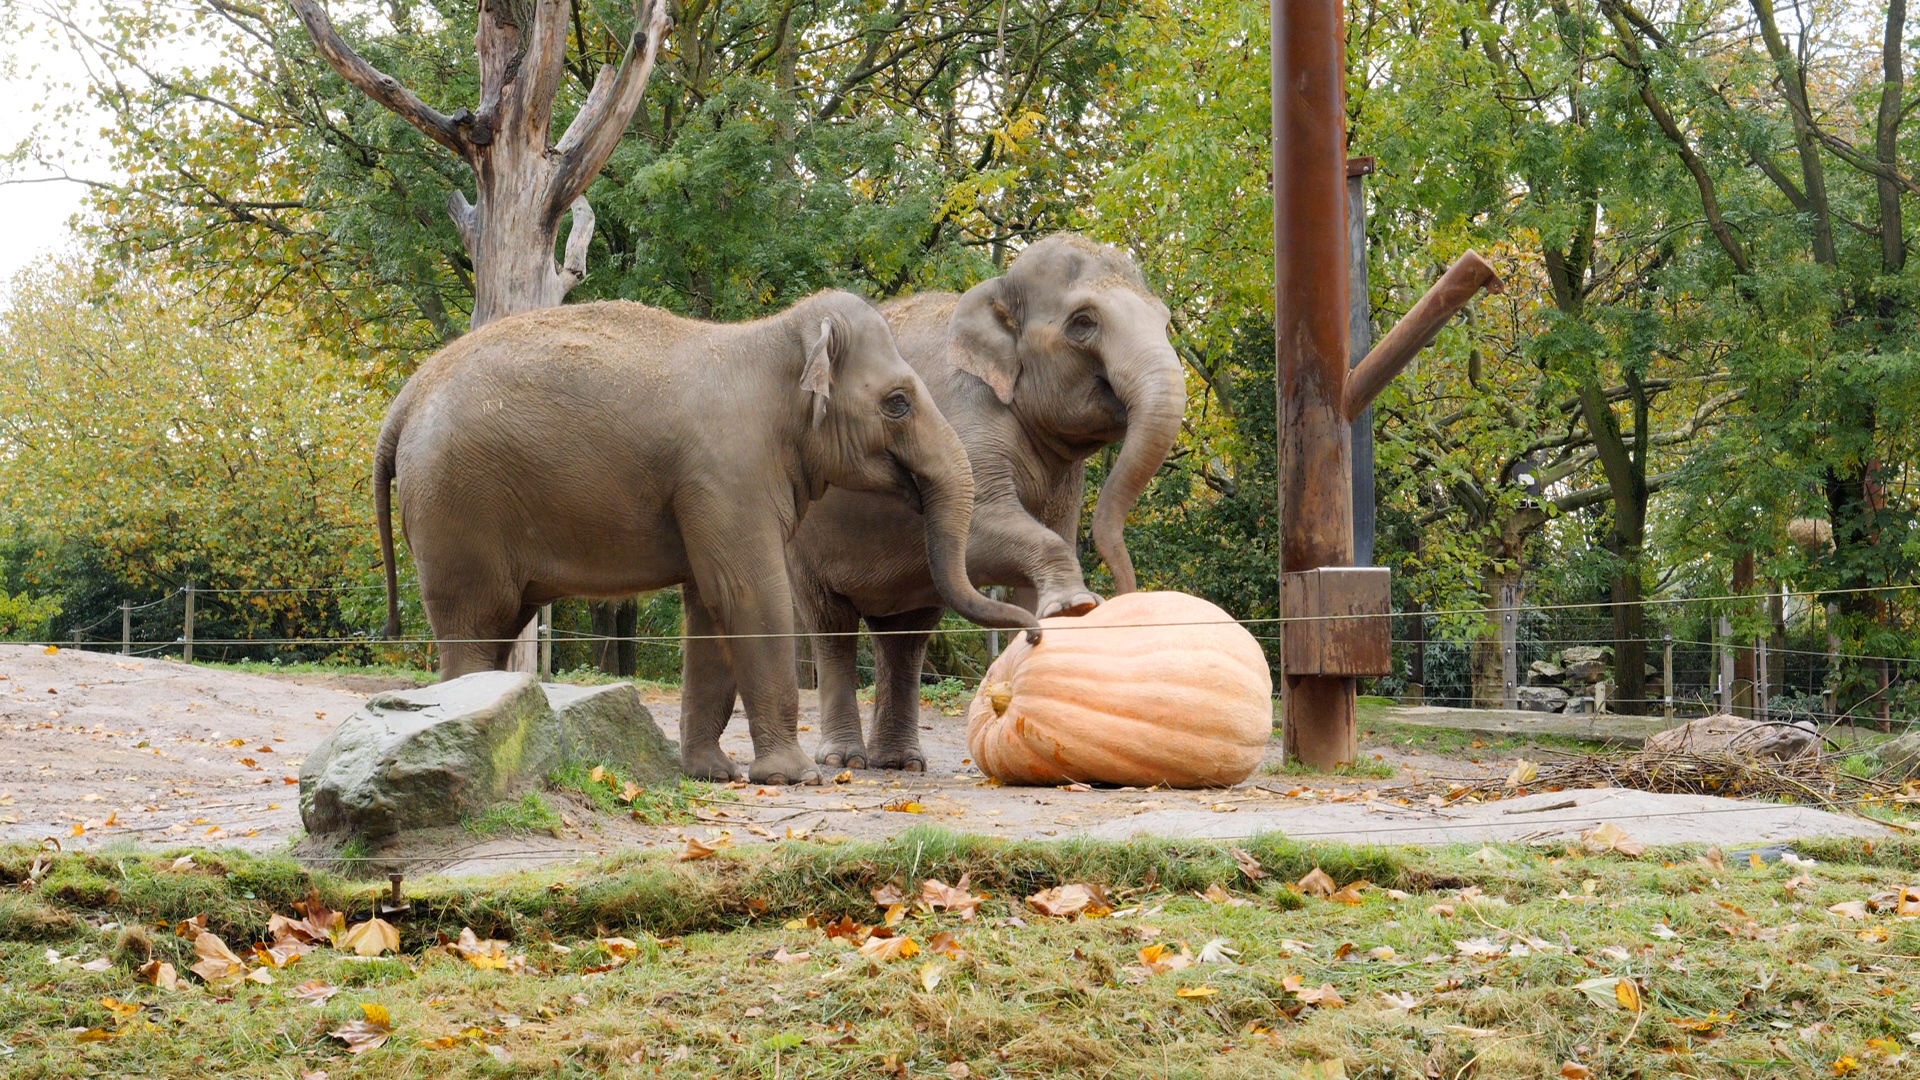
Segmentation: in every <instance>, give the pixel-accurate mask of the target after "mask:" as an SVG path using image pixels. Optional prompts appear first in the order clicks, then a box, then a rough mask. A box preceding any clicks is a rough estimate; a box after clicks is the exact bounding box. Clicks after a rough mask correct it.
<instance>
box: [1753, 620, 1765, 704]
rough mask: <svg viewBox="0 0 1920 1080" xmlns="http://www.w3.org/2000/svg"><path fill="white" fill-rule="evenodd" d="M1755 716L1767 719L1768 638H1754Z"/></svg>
mask: <svg viewBox="0 0 1920 1080" xmlns="http://www.w3.org/2000/svg"><path fill="white" fill-rule="evenodd" d="M1753 671H1754V675H1753V718H1754V719H1755V720H1765V719H1767V639H1766V638H1765V637H1764V636H1762V637H1757V638H1754V639H1753Z"/></svg>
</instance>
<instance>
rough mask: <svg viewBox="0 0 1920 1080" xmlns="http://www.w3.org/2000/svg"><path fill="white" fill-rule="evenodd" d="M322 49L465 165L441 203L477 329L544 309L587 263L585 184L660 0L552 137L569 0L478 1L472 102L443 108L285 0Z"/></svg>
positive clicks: (620, 110) (648, 66)
mask: <svg viewBox="0 0 1920 1080" xmlns="http://www.w3.org/2000/svg"><path fill="white" fill-rule="evenodd" d="M291 2H292V4H293V10H294V12H295V14H297V15H299V16H300V22H301V23H302V24H303V25H304V26H305V27H306V28H307V35H308V36H309V37H311V38H312V39H313V44H314V47H315V48H316V49H318V50H319V52H320V55H321V57H322V58H324V59H325V60H326V62H327V63H328V64H329V65H331V66H332V67H333V69H334V70H335V71H337V72H339V73H340V76H341V77H342V78H344V79H346V80H347V82H349V83H351V84H352V85H353V86H355V87H356V88H358V89H359V90H360V91H361V92H362V93H364V94H366V95H367V96H368V97H370V98H372V99H373V100H374V101H376V102H378V103H380V104H381V105H382V106H385V107H386V108H387V109H388V110H390V111H392V112H393V113H394V114H395V115H397V116H399V117H400V118H401V119H403V120H405V121H407V122H408V123H409V124H412V125H413V126H414V127H416V128H419V129H420V131H421V133H422V134H424V135H426V136H427V137H428V138H430V139H432V140H433V141H434V142H437V143H439V144H440V145H441V146H444V147H446V148H447V149H448V150H451V151H453V152H454V153H455V154H457V155H459V157H460V160H462V161H464V162H466V164H467V166H468V167H469V168H471V169H472V170H473V177H474V192H475V197H474V201H473V202H468V201H467V197H466V195H465V194H463V193H462V192H459V191H455V192H453V193H452V194H451V195H449V196H448V197H447V212H448V213H449V214H451V215H452V217H453V223H454V225H455V227H456V228H457V229H458V230H459V232H460V241H461V243H462V244H464V245H465V246H466V249H467V254H468V255H469V256H471V257H472V259H473V318H472V322H471V325H472V326H475V327H478V326H482V325H485V324H486V323H489V322H492V321H493V320H495V319H498V318H500V317H502V316H505V315H511V314H513V313H515V312H519V311H529V310H532V309H535V308H542V307H551V306H553V305H555V304H558V303H560V302H561V301H562V300H563V299H565V297H566V295H567V292H568V291H569V290H570V289H572V288H573V287H574V285H576V284H578V283H579V281H580V279H581V278H583V277H585V276H586V272H587V246H588V244H589V243H590V242H591V240H592V239H593V208H592V207H591V206H589V205H588V204H587V200H586V195H585V192H586V190H587V185H588V184H589V183H591V182H592V180H593V178H594V176H595V174H597V173H598V172H599V171H600V167H601V166H602V165H605V164H606V161H607V158H608V156H609V155H611V154H612V153H613V150H614V147H615V146H616V145H617V144H618V143H619V141H620V137H621V135H622V134H624V133H625V131H626V128H627V122H628V121H629V120H630V119H632V117H633V114H634V111H635V110H636V109H637V108H638V107H639V105H640V98H641V95H642V94H644V93H645V91H646V87H647V78H648V76H649V75H650V74H652V71H653V61H654V57H655V55H656V54H657V53H658V52H659V48H660V43H661V41H663V40H664V39H665V38H666V35H667V32H668V31H669V30H670V29H671V20H670V19H669V18H668V16H667V8H666V2H665V0H646V3H645V6H644V9H642V10H640V11H639V12H638V19H637V22H636V29H635V30H634V33H633V37H632V39H631V40H630V41H629V42H628V43H627V48H626V51H625V54H624V55H622V56H621V58H620V62H619V64H618V65H617V66H614V65H609V66H607V67H603V68H602V69H601V70H600V74H599V76H598V77H597V78H596V79H595V80H594V83H593V88H592V90H590V91H589V92H588V94H587V99H586V101H585V103H583V104H582V105H581V107H580V111H579V113H578V114H576V115H575V116H574V118H573V122H572V123H571V124H569V125H568V126H567V130H566V132H565V133H564V134H563V135H561V136H560V139H559V141H558V142H555V141H554V140H553V137H552V128H553V106H554V100H555V98H556V97H557V96H558V94H559V91H560V87H561V83H562V82H563V80H564V79H565V77H566V73H567V69H566V59H567V34H568V30H569V27H570V22H569V11H570V5H569V3H568V0H532V2H531V3H527V2H521V3H515V2H514V0H480V17H479V30H478V32H477V33H476V34H475V35H474V47H475V49H476V51H477V52H478V53H479V61H480V100H479V102H478V105H477V107H475V108H463V109H460V110H459V111H458V112H455V113H454V114H452V115H451V116H449V115H447V114H445V113H442V112H439V111H438V110H436V109H434V108H433V107H432V106H430V105H428V104H427V103H426V102H424V101H422V100H420V97H419V95H417V94H415V93H414V92H413V91H412V90H410V89H408V88H407V87H406V86H403V85H401V83H400V81H399V80H398V79H395V78H394V77H392V76H391V75H388V74H386V73H385V72H382V71H380V70H379V69H377V68H375V67H374V66H373V65H372V64H370V63H368V62H367V61H366V60H365V59H364V58H363V57H361V56H360V54H359V53H357V52H355V51H354V50H353V49H352V47H350V46H349V45H348V44H347V43H346V42H345V41H344V40H342V39H341V37H340V34H339V32H338V31H337V30H335V29H334V26H333V21H332V20H331V19H329V18H328V17H327V12H326V9H325V8H323V7H321V5H320V0H291ZM569 212H571V213H572V215H573V221H572V225H571V227H570V228H569V230H568V232H567V246H566V255H565V258H564V260H563V261H562V262H561V263H560V264H559V265H555V263H554V258H553V249H554V243H555V241H556V240H557V239H558V237H559V232H560V219H561V217H562V216H563V215H565V214H567V213H569Z"/></svg>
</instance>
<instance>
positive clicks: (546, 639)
mask: <svg viewBox="0 0 1920 1080" xmlns="http://www.w3.org/2000/svg"><path fill="white" fill-rule="evenodd" d="M534 621H535V622H537V623H538V624H539V626H540V670H539V672H538V673H537V675H536V676H535V677H536V678H538V679H539V680H540V681H541V682H549V681H551V680H552V679H553V605H552V604H542V605H540V614H538V615H536V616H535V617H534Z"/></svg>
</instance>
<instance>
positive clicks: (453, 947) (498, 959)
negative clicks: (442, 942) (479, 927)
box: [447, 926, 512, 971]
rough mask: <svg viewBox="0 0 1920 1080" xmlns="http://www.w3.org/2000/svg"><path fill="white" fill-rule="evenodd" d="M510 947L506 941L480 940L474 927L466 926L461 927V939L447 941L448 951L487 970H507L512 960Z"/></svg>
mask: <svg viewBox="0 0 1920 1080" xmlns="http://www.w3.org/2000/svg"><path fill="white" fill-rule="evenodd" d="M508 948H509V946H508V944H507V943H506V942H504V941H497V940H495V939H493V938H488V939H487V940H485V941H482V940H480V936H479V935H478V934H475V933H474V932H473V930H472V928H470V927H465V926H463V927H461V928H460V940H458V941H451V942H448V943H447V951H448V952H450V953H452V954H453V955H455V956H457V957H459V958H460V959H462V960H465V961H466V962H467V963H469V964H472V965H473V966H474V967H477V968H480V969H482V970H485V971H505V970H507V969H508V967H509V966H510V965H511V961H512V958H511V957H510V956H508V955H507V950H508Z"/></svg>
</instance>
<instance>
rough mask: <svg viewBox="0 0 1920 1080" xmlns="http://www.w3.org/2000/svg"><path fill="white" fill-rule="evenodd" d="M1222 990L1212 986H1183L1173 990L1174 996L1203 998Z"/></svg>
mask: <svg viewBox="0 0 1920 1080" xmlns="http://www.w3.org/2000/svg"><path fill="white" fill-rule="evenodd" d="M1219 992H1220V991H1218V990H1216V989H1214V988H1213V987H1211V986H1183V987H1181V988H1180V989H1178V990H1175V991H1174V992H1173V996H1174V997H1183V998H1203V997H1212V996H1213V995H1215V994H1217V993H1219Z"/></svg>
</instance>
